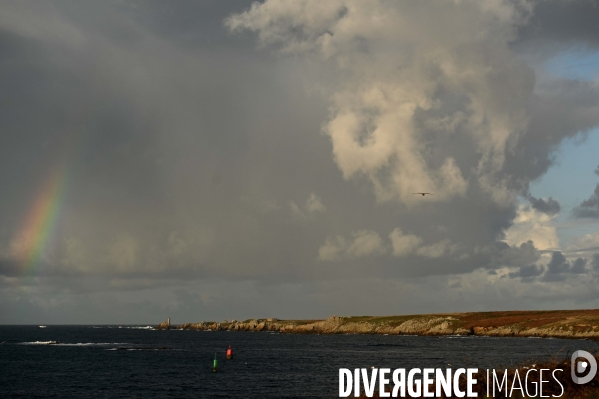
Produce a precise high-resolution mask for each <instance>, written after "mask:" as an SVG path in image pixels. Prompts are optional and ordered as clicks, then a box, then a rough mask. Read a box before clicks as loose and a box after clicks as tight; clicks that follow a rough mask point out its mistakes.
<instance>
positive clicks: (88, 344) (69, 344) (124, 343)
mask: <svg viewBox="0 0 599 399" xmlns="http://www.w3.org/2000/svg"><path fill="white" fill-rule="evenodd" d="M19 345H54V346H93V345H97V346H107V345H133V344H130V343H127V342H74V343H68V342H59V341H32V342H20V343H19Z"/></svg>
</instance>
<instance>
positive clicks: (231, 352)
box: [227, 345, 233, 360]
mask: <svg viewBox="0 0 599 399" xmlns="http://www.w3.org/2000/svg"><path fill="white" fill-rule="evenodd" d="M231 359H233V349H231V345H229V349H227V360H231Z"/></svg>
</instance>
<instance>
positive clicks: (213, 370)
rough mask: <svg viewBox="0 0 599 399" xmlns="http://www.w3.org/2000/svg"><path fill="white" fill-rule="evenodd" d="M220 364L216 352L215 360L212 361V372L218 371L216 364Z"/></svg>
mask: <svg viewBox="0 0 599 399" xmlns="http://www.w3.org/2000/svg"><path fill="white" fill-rule="evenodd" d="M217 365H218V361H217V360H216V353H215V354H214V362H213V363H212V372H213V373H216V366H217Z"/></svg>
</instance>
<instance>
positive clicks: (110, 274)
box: [0, 0, 599, 324]
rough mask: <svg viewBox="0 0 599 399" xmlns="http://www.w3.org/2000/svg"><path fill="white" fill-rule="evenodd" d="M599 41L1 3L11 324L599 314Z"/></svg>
mask: <svg viewBox="0 0 599 399" xmlns="http://www.w3.org/2000/svg"><path fill="white" fill-rule="evenodd" d="M598 19H599V2H598V1H595V0H579V1H573V0H572V1H570V0H561V1H554V0H509V1H508V0H436V1H429V2H422V1H417V0H402V1H391V0H372V1H368V2H365V1H360V0H331V1H328V2H321V1H315V0H294V1H284V0H262V1H258V2H252V1H246V0H231V1H226V2H223V1H218V0H212V1H208V0H196V1H187V0H181V1H177V2H163V1H158V0H144V1H141V0H130V1H119V0H107V1H103V2H80V1H77V0H49V1H45V2H38V1H32V0H31V1H30V0H23V1H16V0H8V1H3V2H2V3H0V105H1V107H0V109H1V110H2V111H1V112H0V189H1V191H2V195H0V323H2V324H37V323H39V324H145V323H147V324H157V323H159V322H161V321H163V320H166V318H167V317H170V318H171V320H172V322H173V323H183V322H197V321H201V320H219V321H220V320H231V319H238V320H243V319H248V318H264V317H278V318H281V319H292V318H307V319H314V318H325V317H328V316H330V315H342V316H349V315H390V314H417V313H433V312H463V311H491V310H512V309H581V308H597V307H599V288H598V287H599V284H598V283H599V155H598V154H599V26H598V25H597V24H596V21H597V20H598ZM415 192H430V193H433V194H434V195H427V196H424V197H423V196H421V195H414V194H413V193H415Z"/></svg>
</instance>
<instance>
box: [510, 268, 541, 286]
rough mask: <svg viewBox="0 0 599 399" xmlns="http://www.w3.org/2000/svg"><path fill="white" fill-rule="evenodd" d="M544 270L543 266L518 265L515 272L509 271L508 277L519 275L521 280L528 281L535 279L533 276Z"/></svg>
mask: <svg viewBox="0 0 599 399" xmlns="http://www.w3.org/2000/svg"><path fill="white" fill-rule="evenodd" d="M544 271H545V268H544V267H543V266H538V265H527V266H522V267H520V269H518V271H517V272H512V273H510V274H509V277H510V278H518V277H520V279H521V280H522V282H530V281H533V280H534V279H535V277H538V276H540V275H542V274H543V272H544Z"/></svg>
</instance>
